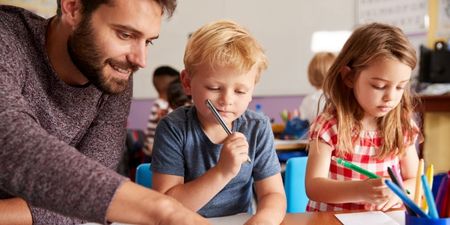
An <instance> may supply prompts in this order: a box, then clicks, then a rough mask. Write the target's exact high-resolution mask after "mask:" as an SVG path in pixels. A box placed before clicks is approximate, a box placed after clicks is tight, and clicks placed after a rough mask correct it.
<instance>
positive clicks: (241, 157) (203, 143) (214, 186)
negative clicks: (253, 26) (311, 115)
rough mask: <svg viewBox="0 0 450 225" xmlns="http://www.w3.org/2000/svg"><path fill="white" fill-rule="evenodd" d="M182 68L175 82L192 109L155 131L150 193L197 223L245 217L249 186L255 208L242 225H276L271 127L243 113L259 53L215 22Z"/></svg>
mask: <svg viewBox="0 0 450 225" xmlns="http://www.w3.org/2000/svg"><path fill="white" fill-rule="evenodd" d="M184 64H185V69H184V70H183V71H182V72H181V81H182V83H183V87H184V89H185V91H186V93H187V94H188V95H191V96H192V99H193V104H194V105H193V106H191V107H180V108H178V109H177V110H175V111H173V112H172V113H170V114H169V115H167V116H166V117H164V118H163V119H162V120H161V121H160V123H159V124H158V127H157V129H156V136H155V145H154V151H153V161H152V170H153V189H155V190H157V191H159V192H162V193H165V194H167V195H170V196H172V197H174V198H175V199H177V200H178V201H179V202H181V203H182V204H183V205H185V206H186V207H188V208H189V209H191V210H193V211H197V212H198V213H199V214H201V215H203V216H205V217H218V216H227V215H233V214H237V213H246V212H249V211H250V210H251V199H252V195H253V191H252V187H253V184H254V185H255V191H256V196H257V202H258V205H257V210H256V214H255V215H254V216H252V217H251V218H250V219H249V221H247V223H246V224H280V223H281V221H282V220H283V217H284V214H285V211H286V198H285V193H284V188H283V183H282V179H281V175H280V170H281V169H280V164H279V162H278V158H277V155H276V152H275V148H274V142H273V133H272V129H271V124H270V121H269V118H268V117H266V116H264V115H261V114H259V113H256V112H253V111H250V110H248V109H247V107H248V104H249V103H250V101H251V100H252V94H253V90H254V88H255V84H256V83H257V82H258V80H259V77H260V75H261V73H262V72H263V70H265V69H266V67H267V61H266V56H265V54H264V51H263V49H262V48H261V46H260V45H259V44H258V43H257V41H256V40H255V39H254V38H253V37H252V36H250V34H249V33H248V31H247V30H246V29H244V28H243V27H241V26H240V25H238V24H236V23H234V22H232V21H226V20H221V21H216V22H213V23H210V24H207V25H205V26H203V27H201V28H200V29H199V30H197V31H196V32H194V33H193V35H192V36H191V38H190V39H189V42H188V44H187V46H186V51H185V55H184ZM207 99H210V100H211V101H212V103H213V104H214V106H215V107H216V108H217V110H218V112H219V113H220V115H221V116H222V117H223V119H224V120H225V123H226V125H227V126H228V127H229V128H231V131H232V134H231V135H229V136H228V135H227V133H226V132H225V130H224V128H223V127H222V126H221V125H219V123H218V122H217V121H216V119H215V117H214V115H213V113H212V112H211V111H210V110H209V109H208V107H207V106H206V104H205V102H206V100H207ZM248 157H250V160H251V162H250V163H249V162H246V161H247V158H248Z"/></svg>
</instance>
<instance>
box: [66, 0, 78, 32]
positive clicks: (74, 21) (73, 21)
mask: <svg viewBox="0 0 450 225" xmlns="http://www.w3.org/2000/svg"><path fill="white" fill-rule="evenodd" d="M81 4H82V3H81V2H80V0H61V20H62V21H64V22H65V23H67V24H68V25H70V26H71V27H72V29H75V27H76V26H77V25H78V23H79V22H80V21H81V19H82V13H81V10H82V5H81Z"/></svg>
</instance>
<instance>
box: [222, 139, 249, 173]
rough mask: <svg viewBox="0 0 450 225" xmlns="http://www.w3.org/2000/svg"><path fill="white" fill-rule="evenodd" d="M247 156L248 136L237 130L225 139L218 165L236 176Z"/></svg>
mask: <svg viewBox="0 0 450 225" xmlns="http://www.w3.org/2000/svg"><path fill="white" fill-rule="evenodd" d="M247 157H248V142H247V138H246V137H245V136H244V135H243V134H242V133H239V132H235V133H233V134H231V135H229V136H228V137H227V138H226V139H225V141H224V143H223V147H222V150H221V152H220V158H219V162H218V163H217V167H219V168H220V169H221V170H222V171H223V172H225V173H230V174H232V175H233V177H234V176H236V175H237V174H238V173H239V170H240V169H241V165H242V163H244V162H246V161H247Z"/></svg>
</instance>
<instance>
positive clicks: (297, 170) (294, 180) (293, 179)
mask: <svg viewBox="0 0 450 225" xmlns="http://www.w3.org/2000/svg"><path fill="white" fill-rule="evenodd" d="M307 160H308V157H307V156H305V157H294V158H290V159H288V161H287V163H286V172H285V174H284V189H285V191H286V199H287V212H288V213H303V212H305V211H306V205H307V204H308V196H306V189H305V174H306V161H307Z"/></svg>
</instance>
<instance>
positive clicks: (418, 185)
mask: <svg viewBox="0 0 450 225" xmlns="http://www.w3.org/2000/svg"><path fill="white" fill-rule="evenodd" d="M422 174H423V159H420V160H419V167H418V168H417V175H416V190H415V192H414V203H416V204H417V205H420V203H421V198H422V183H421V181H420V177H421V176H422Z"/></svg>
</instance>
